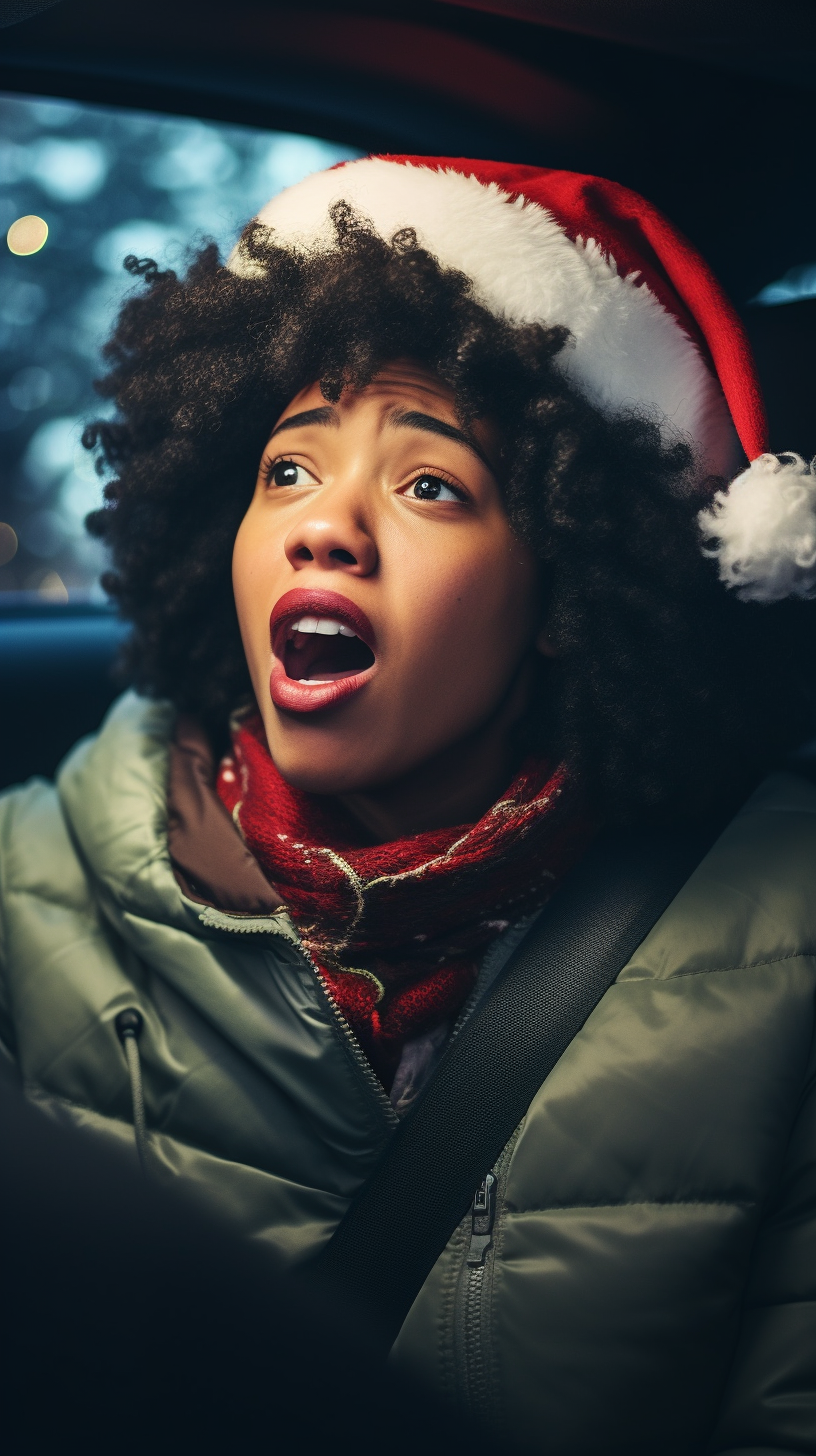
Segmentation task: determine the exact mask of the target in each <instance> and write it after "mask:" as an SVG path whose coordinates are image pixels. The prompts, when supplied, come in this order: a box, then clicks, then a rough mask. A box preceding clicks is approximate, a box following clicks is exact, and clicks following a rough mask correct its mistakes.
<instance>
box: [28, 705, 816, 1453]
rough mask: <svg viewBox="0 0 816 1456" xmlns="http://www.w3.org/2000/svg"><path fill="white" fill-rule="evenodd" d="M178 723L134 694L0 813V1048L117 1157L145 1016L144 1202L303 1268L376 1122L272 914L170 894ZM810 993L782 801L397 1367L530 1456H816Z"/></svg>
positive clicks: (366, 1156)
mask: <svg viewBox="0 0 816 1456" xmlns="http://www.w3.org/2000/svg"><path fill="white" fill-rule="evenodd" d="M172 724H173V716H172V713H171V710H170V709H169V708H168V707H167V706H166V705H163V704H150V703H146V702H144V701H143V700H140V699H138V698H135V697H133V696H132V695H129V696H127V697H125V698H124V699H122V700H121V701H120V702H119V704H117V705H116V706H115V708H114V709H113V711H112V713H111V715H110V717H109V719H108V720H107V722H106V724H105V726H104V727H103V730H102V732H101V734H100V735H99V737H98V738H96V739H92V740H88V741H86V742H85V743H83V744H81V745H80V746H79V747H78V748H77V749H76V750H75V751H74V752H73V754H72V755H71V756H70V757H69V759H68V760H67V762H66V764H65V765H64V767H63V769H62V771H61V773H60V775H59V779H58V784H57V787H56V788H54V787H53V786H52V785H49V784H46V783H44V782H42V781H34V782H32V783H30V784H28V785H26V786H24V787H22V788H19V789H15V790H13V791H11V792H10V793H8V794H6V795H5V796H3V797H2V799H0V967H1V968H2V977H1V979H0V1035H2V1038H3V1041H4V1042H5V1044H6V1045H7V1047H8V1050H9V1053H10V1054H11V1055H12V1056H13V1057H14V1058H15V1059H16V1061H17V1063H18V1066H19V1069H20V1072H21V1074H22V1077H23V1079H24V1082H25V1086H26V1088H27V1091H28V1095H29V1096H30V1098H31V1099H32V1101H34V1102H36V1103H37V1104H39V1105H40V1106H41V1107H43V1108H45V1109H46V1110H48V1111H49V1112H50V1113H51V1114H52V1115H53V1116H54V1117H56V1118H59V1119H62V1120H65V1121H70V1122H74V1123H78V1124H81V1125H83V1126H87V1127H92V1128H95V1129H97V1130H98V1132H99V1134H100V1136H103V1137H106V1138H108V1139H112V1140H115V1141H120V1142H124V1143H126V1144H128V1146H132V1140H133V1127H132V1114H131V1098H130V1088H129V1080H128V1070H127V1065H126V1060H125V1057H124V1054H123V1050H122V1046H121V1045H120V1043H119V1040H118V1038H117V1035H116V1031H115V1028H114V1020H115V1018H116V1015H117V1013H118V1012H119V1011H121V1010H122V1009H123V1008H125V1007H130V1006H133V1007H136V1008H138V1009H139V1010H141V1012H142V1015H143V1017H144V1022H145V1025H144V1030H143V1033H142V1036H141V1039H140V1050H141V1055H142V1063H143V1073H144V1086H145V1101H146V1112H147V1125H148V1137H149V1147H148V1164H149V1169H150V1174H151V1176H153V1177H156V1178H159V1179H168V1180H170V1179H174V1178H184V1179H186V1180H188V1181H189V1182H190V1183H191V1184H192V1185H195V1186H197V1187H198V1188H199V1189H200V1192H201V1195H202V1196H203V1197H204V1198H206V1199H207V1200H209V1201H210V1202H211V1203H212V1204H214V1205H215V1206H216V1207H218V1208H219V1209H220V1210H221V1211H223V1212H226V1213H227V1214H228V1215H229V1216H230V1217H231V1218H232V1219H234V1221H235V1222H236V1224H238V1225H239V1226H240V1227H241V1228H242V1229H243V1230H245V1231H246V1233H247V1234H249V1235H252V1236H254V1237H257V1238H260V1239H264V1240H267V1241H268V1242H269V1243H270V1245H273V1246H274V1247H276V1248H277V1249H278V1250H280V1251H282V1252H283V1253H284V1255H285V1256H286V1257H287V1258H289V1259H292V1260H297V1259H298V1258H300V1257H301V1256H303V1255H304V1254H306V1253H307V1252H309V1251H312V1250H314V1249H316V1248H317V1247H318V1246H319V1244H320V1243H321V1242H322V1241H324V1240H325V1239H326V1238H327V1237H328V1235H329V1234H330V1232H331V1230H332V1228H333V1227H334V1225H335V1224H336V1222H337V1220H338V1219H339V1217H340V1216H341V1214H342V1212H343V1210H344V1209H345V1207H346V1206H347V1204H348V1201H349V1199H350V1198H351V1196H352V1195H353V1194H354V1192H355V1190H356V1189H357V1188H358V1187H359V1186H360V1183H361V1182H362V1180H364V1179H365V1178H366V1176H367V1175H368V1173H369V1172H370V1170H371V1169H372V1167H373V1166H374V1164H375V1162H376V1160H377V1158H378V1156H379V1154H380V1153H381V1151H382V1149H383V1148H384V1146H385V1145H386V1143H387V1141H388V1139H389V1137H390V1136H391V1133H392V1131H393V1129H394V1126H395V1123H396V1119H395V1115H394V1113H393V1111H392V1109H391V1106H390V1103H389V1102H388V1100H387V1099H386V1097H385V1095H384V1094H383V1092H382V1090H381V1088H380V1086H379V1084H378V1083H377V1081H376V1079H375V1078H374V1076H373V1074H372V1073H371V1071H370V1069H369V1068H368V1066H367V1064H366V1062H365V1060H364V1058H363V1057H362V1055H361V1053H360V1051H359V1049H358V1048H357V1046H356V1044H355V1043H354V1042H353V1041H352V1039H351V1038H350V1036H349V1034H348V1032H347V1030H346V1029H345V1028H344V1026H343V1025H342V1024H341V1022H340V1020H339V1018H338V1017H337V1015H336V1013H335V1012H334V1010H333V1008H332V1006H331V1005H330V1003H329V1002H328V1001H327V999H326V995H325V993H324V991H323V990H322V988H321V986H320V984H319V982H318V980H317V978H316V976H315V973H314V971H313V969H312V968H311V966H310V965H309V963H308V962H307V960H306V958H305V957H304V956H303V954H302V953H301V951H300V950H299V947H298V940H297V936H296V934H295V932H294V930H293V928H292V925H291V923H290V922H289V921H288V919H287V917H286V916H285V914H283V913H276V914H257V913H252V911H251V909H250V910H247V908H246V907H244V908H242V909H240V910H238V911H237V912H235V913H230V911H229V910H228V909H227V910H225V909H224V908H212V907H211V906H207V905H204V904H202V902H201V901H200V900H199V899H197V898H193V896H192V893H190V894H187V893H185V892H184V891H183V890H182V888H181V887H180V884H179V881H178V879H177V878H176V876H174V873H173V869H172V867H171V862H170V857H169V852H168V826H167V791H166V783H167V773H168V754H169V740H170V737H171V733H172ZM227 827H229V826H227ZM187 888H188V889H189V886H188V887H187ZM815 983H816V788H814V787H812V786H811V785H810V784H809V783H807V782H805V781H804V780H801V779H799V778H797V777H795V776H792V775H786V774H779V775H775V776H774V777H773V778H771V779H769V780H767V781H766V782H765V783H764V784H763V785H762V787H761V788H760V789H759V790H758V791H757V793H756V794H755V795H754V796H753V798H752V799H751V800H750V801H749V803H748V804H747V805H746V807H745V808H744V809H743V810H742V812H741V813H740V814H739V815H738V816H737V818H736V819H735V820H734V821H733V823H732V824H731V825H730V826H729V828H728V829H727V830H726V832H725V833H724V834H723V836H722V837H721V839H720V840H719V841H718V842H717V844H715V846H714V848H713V849H712V850H711V851H710V853H709V854H708V856H707V857H706V859H705V860H704V861H703V863H702V865H701V866H700V867H699V868H698V870H697V871H696V872H695V874H694V875H693V876H692V878H691V880H690V881H689V882H688V884H687V885H686V886H685V887H684V889H683V890H682V891H681V893H680V894H679V895H678V896H677V898H676V899H675V901H674V903H673V904H672V905H671V906H670V908H669V909H668V911H667V912H666V913H665V914H664V915H663V917H662V918H661V920H660V921H659V922H658V924H657V925H656V926H655V927H654V929H653V930H652V932H651V933H650V935H649V936H648V937H647V938H646V940H645V941H644V943H643V944H642V945H641V947H640V948H639V950H638V951H637V953H636V954H635V955H634V956H633V957H632V960H631V961H630V962H629V964H628V965H627V966H626V967H625V969H624V970H623V971H622V972H621V974H620V976H619V977H618V980H617V982H616V983H615V985H614V986H613V987H612V988H611V990H610V991H608V992H607V994H606V995H605V996H604V998H603V999H602V1001H601V1002H600V1004H599V1005H598V1007H597V1008H596V1010H595V1011H594V1012H593V1014H592V1015H591V1017H590V1018H589V1020H588V1022H587V1023H586V1025H585V1027H584V1029H583V1030H582V1032H581V1033H580V1034H579V1036H578V1037H576V1039H575V1040H574V1042H573V1043H572V1045H571V1046H570V1047H569V1049H568V1050H567V1052H566V1053H565V1054H564V1056H563V1057H562V1058H561V1060H560V1062H559V1063H558V1064H557V1066H556V1067H555V1069H554V1071H553V1072H552V1073H551V1075H550V1076H549V1077H548V1078H547V1080H546V1082H545V1083H544V1085H543V1086H542V1087H541V1089H540V1091H539V1093H538V1094H537V1096H536V1098H535V1099H534V1101H533V1103H532V1105H531V1107H530V1109H529V1111H528V1113H527V1116H526V1117H525V1119H524V1122H523V1124H522V1126H521V1127H520V1128H519V1129H518V1131H517V1133H516V1135H515V1136H514V1138H513V1139H512V1140H511V1143H510V1144H509V1145H508V1147H507V1148H506V1150H505V1152H504V1154H503V1156H502V1157H501V1159H500V1160H499V1163H498V1165H497V1167H496V1169H495V1172H496V1175H497V1179H498V1190H499V1192H498V1200H497V1213H496V1222H495V1227H494V1235H493V1242H492V1245H491V1246H490V1248H489V1250H488V1253H487V1256H486V1260H485V1262H484V1264H483V1265H482V1266H479V1267H477V1268H475V1269H473V1268H469V1267H468V1266H467V1263H466V1255H467V1249H468V1245H469V1237H470V1221H469V1219H466V1220H465V1221H464V1222H463V1224H462V1226H461V1228H459V1229H458V1230H456V1231H455V1232H454V1233H453V1236H452V1238H451V1241H450V1244H449V1246H448V1248H447V1250H446V1251H445V1253H444V1254H443V1255H442V1257H441V1258H440V1260H439V1261H438V1263H437V1265H436V1267H435V1269H434V1270H433V1272H432V1273H431V1275H430V1277H429V1278H428V1280H427V1282H426V1285H425V1287H424V1288H423V1290H422V1291H421V1293H420V1294H419V1297H418V1298H417V1300H416V1302H415V1304H414V1307H413V1309H412V1310H411V1312H410V1314H409V1316H408V1318H407V1320H406V1322H405V1325H404V1326H403V1329H402V1331H401V1333H400V1335H399V1338H398V1340H397V1342H396V1345H395V1347H394V1352H393V1354H394V1359H395V1360H397V1361H398V1362H400V1363H401V1364H402V1365H404V1366H406V1367H410V1368H412V1369H413V1370H415V1371H419V1372H420V1373H421V1375H422V1376H423V1377H424V1378H425V1379H426V1380H428V1381H429V1382H430V1383H431V1384H432V1385H434V1386H436V1387H437V1388H439V1389H441V1390H443V1391H445V1392H447V1393H449V1394H450V1396H451V1397H452V1398H453V1399H455V1400H458V1401H459V1402H461V1404H462V1405H463V1407H464V1408H466V1409H469V1410H471V1411H472V1412H474V1413H475V1414H476V1415H477V1416H480V1417H484V1418H485V1419H486V1421H487V1422H488V1423H490V1424H491V1425H493V1426H494V1427H496V1428H497V1429H498V1431H499V1432H502V1431H503V1432H506V1433H510V1434H513V1435H515V1436H516V1437H518V1438H520V1439H521V1440H522V1441H524V1442H526V1443H528V1444H530V1445H531V1446H532V1447H533V1448H534V1449H535V1450H538V1451H540V1452H541V1453H542V1456H543V1453H546V1456H609V1453H621V1456H623V1453H626V1456H641V1453H642V1456H647V1453H648V1456H665V1453H678V1456H680V1453H684V1456H690V1453H692V1452H703V1451H712V1452H718V1453H725V1452H728V1453H730V1456H737V1453H741V1456H748V1453H749V1452H750V1453H752V1456H760V1453H766V1456H768V1453H793V1452H806V1453H816V1087H815V1086H814V1081H816V1079H815V1078H814V1071H816V1063H815V1062H814V1051H813V1030H814V986H815ZM485 1095H486V1096H489V1095H490V1089H489V1088H486V1089H485ZM473 1115H474V1117H478V1108H474V1109H473ZM421 1197H422V1189H421V1188H420V1189H417V1198H421Z"/></svg>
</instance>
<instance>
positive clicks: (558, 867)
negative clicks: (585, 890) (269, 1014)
mask: <svg viewBox="0 0 816 1456" xmlns="http://www.w3.org/2000/svg"><path fill="white" fill-rule="evenodd" d="M218 793H219V795H220V797H221V799H222V801H223V803H224V804H225V805H226V807H227V808H228V809H229V810H230V812H231V813H232V814H233V817H234V819H235V821H236V823H237V824H238V827H239V828H240V830H241V833H242V834H243V836H244V839H245V840H246V843H247V845H248V847H249V849H250V850H251V851H252V853H253V854H254V856H255V858H256V859H257V860H258V862H259V864H260V865H261V868H262V869H263V871H264V873H265V874H266V876H267V878H268V879H269V881H270V882H271V883H272V884H273V885H274V886H275V889H276V890H277V891H278V892H279V894H280V895H281V897H282V898H283V900H284V901H285V903H286V906H287V908H288V910H289V912H290V914H291V916H292V919H293V920H294V922H295V924H296V926H297V928H298V931H299V933H300V936H301V940H302V941H303V944H304V945H305V947H306V949H307V950H308V952H309V953H310V955H311V956H312V959H313V960H314V961H315V962H316V964H317V966H318V968H319V969H320V971H321V973H322V975H323V976H324V978H325V981H326V983H327V986H328V989H329V990H330V992H331V994H332V996H333V997H334V999H335V1001H336V1002H337V1005H338V1006H339V1008H340V1010H341V1011H342V1013H343V1015H344V1016H345V1018H346V1020H347V1021H348V1022H349V1024H350V1026H351V1027H352V1029H353V1030H354V1032H355V1034H356V1036H357V1038H358V1040H359V1041H360V1043H361V1044H362V1046H363V1048H364V1050H365V1052H366V1054H367V1056H368V1057H369V1059H370V1061H371V1062H372V1064H373V1066H374V1068H375V1070H376V1071H377V1073H378V1075H379V1076H380V1079H381V1080H382V1081H383V1083H384V1084H385V1086H386V1087H388V1086H390V1084H391V1081H392V1080H393V1075H394V1072H395V1070H396V1067H397V1064H398V1062H399V1058H400V1053H401V1050H402V1047H403V1045H404V1043H405V1041H406V1040H408V1039H410V1038H412V1037H415V1036H418V1035H419V1034H420V1033H421V1032H423V1031H427V1030H429V1029H430V1028H431V1027H433V1026H436V1025H438V1024H439V1023H440V1022H442V1021H445V1020H448V1021H450V1020H451V1019H452V1018H453V1017H454V1016H455V1015H456V1013H457V1012H458V1011H459V1010H460V1008H461V1007H462V1005H463V1003H464V1001H465V999H466V997H467V995H468V993H469V991H470V990H471V988H472V987H473V984H474V981H475V978H476V972H477V968H478V961H479V958H480V957H481V955H482V954H483V953H484V951H485V949H486V947H487V946H488V945H489V944H490V942H491V941H492V940H494V939H495V938H496V936H497V935H499V934H500V933H501V932H502V931H503V930H505V929H506V928H507V927H508V925H510V924H511V923H513V922H515V921H517V920H520V919H521V918H522V917H523V916H525V915H529V914H530V913H531V912H532V911H534V910H537V909H538V908H539V907H540V906H541V905H543V903H544V901H545V900H546V899H547V898H548V896H549V895H550V894H551V892H552V890H553V889H554V887H555V885H556V884H557V882H558V880H559V879H560V878H561V876H562V875H563V874H564V872H565V871H566V870H567V869H568V868H569V866H570V865H571V864H572V863H573V862H574V861H575V860H576V859H577V857H578V855H579V854H580V853H581V851H582V849H583V848H584V847H585V845H586V842H587V839H588V833H589V831H588V825H587V821H586V820H585V819H584V818H583V816H579V815H576V812H575V802H574V799H575V796H574V792H573V791H572V790H571V787H570V784H569V779H568V776H567V774H566V771H565V769H564V768H563V767H561V768H558V769H556V770H555V772H554V773H551V772H550V771H549V770H548V769H547V768H546V767H545V765H544V764H542V763H539V762H536V761H532V760H531V761H529V762H528V763H526V764H525V765H524V767H523V768H522V770H521V772H520V773H519V775H518V777H517V778H516V779H515V780H514V782H513V783H512V784H511V785H510V788H509V789H508V790H507V792H506V794H505V795H504V797H503V798H501V799H500V800H499V801H498V803H496V804H494V805H493V807H492V809H489V810H488V812H487V813H486V814H485V815H484V817H483V818H482V819H480V820H479V821H478V822H477V823H476V824H462V825H458V826H457V827H456V828H454V829H437V830H430V831H428V832H427V833H423V834H412V835H409V836H407V837H406V838H405V839H397V840H393V841H391V842H390V843H388V844H374V845H372V844H370V843H367V842H366V836H365V831H364V830H363V829H362V828H361V827H360V825H359V824H358V823H357V821H356V820H354V819H353V818H352V816H351V815H350V814H349V813H347V812H346V811H345V810H344V809H343V807H342V806H341V805H340V804H338V803H337V802H336V801H335V800H333V799H330V798H326V797H322V796H317V795H314V794H307V793H304V792H302V791H301V790H299V789H294V788H292V787H291V786H290V785H289V784H287V783H286V781H285V779H283V778H282V777H281V775H280V774H279V773H278V771H277V769H276V768H275V765H274V763H273V762H272V759H271V757H270V755H269V750H268V748H267V746H266V738H265V735H264V730H263V725H262V722H261V719H260V717H259V716H257V715H256V716H254V717H252V718H249V719H246V720H244V721H243V722H240V723H239V724H237V725H236V726H235V727H234V729H233V755H232V756H228V757H226V758H225V759H223V760H222V763H221V765H220V768H219V773H218Z"/></svg>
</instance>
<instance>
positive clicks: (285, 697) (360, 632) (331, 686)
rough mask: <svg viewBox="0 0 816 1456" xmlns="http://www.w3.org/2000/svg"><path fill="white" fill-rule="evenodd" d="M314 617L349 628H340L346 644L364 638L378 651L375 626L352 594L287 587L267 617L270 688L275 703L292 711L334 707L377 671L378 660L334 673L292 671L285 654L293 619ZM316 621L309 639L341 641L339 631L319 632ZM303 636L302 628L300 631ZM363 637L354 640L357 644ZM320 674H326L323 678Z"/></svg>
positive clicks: (321, 643)
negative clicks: (306, 674)
mask: <svg viewBox="0 0 816 1456" xmlns="http://www.w3.org/2000/svg"><path fill="white" fill-rule="evenodd" d="M307 617H311V618H317V619H321V618H322V619H323V620H324V621H325V620H328V621H330V622H338V623H340V624H342V626H344V627H346V628H347V629H350V630H349V631H346V632H344V633H343V634H342V638H340V639H339V640H340V641H341V642H342V643H343V645H348V639H349V638H350V637H352V636H353V637H356V638H359V643H363V644H365V647H366V648H368V649H369V653H370V654H373V653H374V651H375V645H376V638H375V633H374V628H373V627H372V625H371V623H370V621H369V619H368V617H367V616H366V614H365V612H364V611H362V609H361V608H360V607H358V606H356V605H355V603H354V602H351V601H349V599H348V597H344V596H341V595H340V593H339V592H333V591H322V590H319V589H314V590H311V591H310V590H308V589H302V588H297V589H295V590H293V591H288V592H285V593H284V595H283V596H282V597H281V598H280V600H279V601H278V602H276V604H275V607H274V610H273V612H272V616H271V617H270V621H269V630H270V636H271V641H272V652H273V656H274V661H273V665H272V674H271V677H270V680H269V692H270V696H271V698H272V702H273V703H274V704H275V706H276V707H277V708H285V709H287V710H288V711H289V712H294V713H316V712H318V711H319V710H320V709H322V708H332V707H335V706H336V704H338V703H341V702H343V701H344V700H345V699H346V698H349V697H352V696H353V694H354V693H357V692H359V691H360V690H361V688H363V687H365V685H366V683H367V682H368V681H369V680H370V678H371V677H372V676H373V675H374V673H375V672H376V670H377V665H376V662H373V663H371V664H370V665H369V666H366V667H352V668H350V669H343V670H342V671H341V673H340V674H338V675H332V677H330V678H327V677H324V674H323V672H321V671H320V670H316V671H315V674H314V679H311V678H304V677H300V678H298V677H290V675H289V671H288V670H287V659H288V657H289V652H288V651H287V648H288V647H289V646H291V643H290V641H289V634H290V629H291V626H292V624H293V623H294V622H296V621H300V620H302V619H304V618H307ZM313 633H314V627H313V628H312V633H309V634H308V636H307V637H306V639H303V638H301V640H307V641H308V640H309V638H311V640H312V643H313V645H316V646H323V647H325V646H326V644H327V643H328V642H329V641H331V642H332V644H333V645H336V644H337V642H338V638H337V636H334V637H332V635H331V634H328V636H327V635H326V634H315V635H314V636H313V635H312V634H313ZM298 635H299V637H300V635H301V634H298ZM359 643H357V644H356V646H357V648H358V650H360V649H359ZM321 679H322V680H321Z"/></svg>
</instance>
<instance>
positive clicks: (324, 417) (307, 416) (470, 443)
mask: <svg viewBox="0 0 816 1456" xmlns="http://www.w3.org/2000/svg"><path fill="white" fill-rule="evenodd" d="M389 422H390V423H391V424H392V425H395V426H396V427H397V429H407V430H424V431H425V432H426V433H427V434H429V435H441V437H442V439H443V440H456V442H457V443H458V444H459V445H464V446H465V448H466V449H468V450H470V451H472V453H473V454H474V455H476V456H477V457H478V459H479V460H481V462H482V464H483V465H486V466H487V468H488V470H490V471H492V470H493V466H492V465H491V463H490V461H489V460H488V458H487V456H486V455H485V453H484V451H483V450H482V449H481V448H480V446H479V445H478V444H477V442H476V441H475V440H474V439H473V436H472V435H468V434H466V433H465V431H464V430H460V429H458V428H457V426H456V425H449V424H448V422H447V420H440V419H437V417H436V415H426V414H424V413H423V411H422V410H406V409H399V408H397V409H395V410H392V411H391V415H390V417H389ZM339 423H340V421H339V419H338V415H337V411H336V409H334V408H333V406H332V405H330V404H324V405H321V406H320V408H319V409H310V410H301V412H300V414H297V415H289V416H288V417H287V419H285V420H281V422H280V424H279V425H276V426H275V428H274V430H273V431H272V434H271V436H270V439H274V437H275V435H279V434H280V433H281V431H282V430H297V429H300V428H301V427H305V426H307V425H337V424H339Z"/></svg>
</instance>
